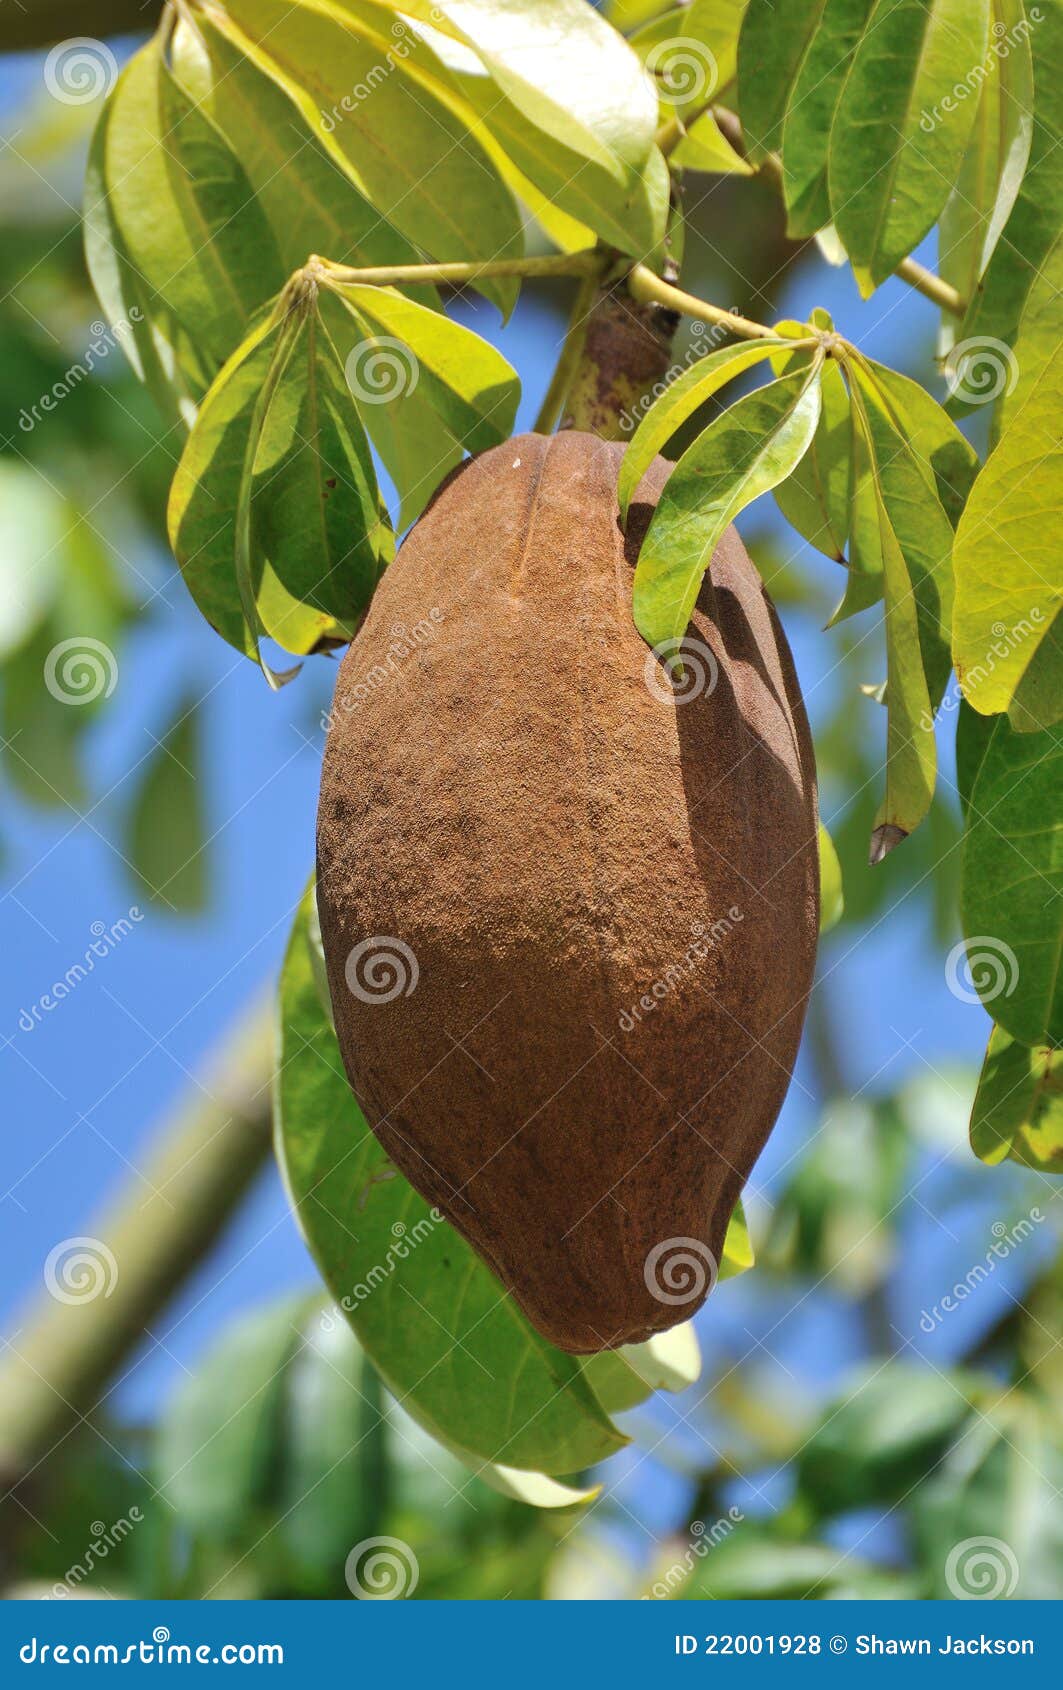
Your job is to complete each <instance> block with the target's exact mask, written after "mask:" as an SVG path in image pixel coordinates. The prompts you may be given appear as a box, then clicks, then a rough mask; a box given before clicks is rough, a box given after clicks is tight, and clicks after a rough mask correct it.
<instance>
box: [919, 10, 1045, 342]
mask: <svg viewBox="0 0 1063 1690" xmlns="http://www.w3.org/2000/svg"><path fill="white" fill-rule="evenodd" d="M991 23H992V34H991V37H990V51H989V53H988V54H987V55H986V59H985V70H986V72H987V75H986V76H985V79H984V80H983V82H982V84H981V88H980V90H979V92H978V95H977V100H978V106H977V112H976V116H975V120H974V125H973V128H972V130H971V135H970V138H969V141H968V144H967V150H966V153H965V155H964V159H963V165H962V168H961V170H960V175H959V179H958V181H957V183H956V186H955V188H954V189H953V191H952V193H951V195H950V196H949V199H948V201H947V202H946V205H945V209H944V211H943V212H942V214H941V228H940V231H939V254H938V273H939V274H940V275H941V276H942V278H943V279H944V280H945V281H947V282H949V283H951V285H952V286H953V287H954V288H955V289H956V291H957V292H958V294H959V296H960V298H961V299H963V300H970V299H972V298H973V297H974V292H975V288H976V286H977V284H978V282H979V280H980V278H981V277H982V275H983V273H984V271H985V268H986V266H987V264H988V263H989V260H990V259H991V258H992V256H993V252H994V249H995V248H996V245H997V242H998V241H999V239H1000V236H1001V233H1002V231H1003V229H1004V225H1005V224H1006V222H1007V220H1008V217H1009V216H1010V214H1011V210H1012V207H1013V206H1014V204H1015V200H1016V198H1017V196H1018V193H1019V189H1020V188H1021V186H1022V179H1023V176H1024V175H1025V172H1026V165H1027V162H1028V160H1029V157H1030V146H1031V143H1032V140H1033V111H1034V80H1033V55H1032V53H1031V49H1030V41H1029V33H1028V32H1029V28H1030V25H1029V23H1028V21H1027V19H1026V14H1025V9H1024V5H1023V0H992V7H991ZM943 327H944V329H945V331H946V334H945V339H946V344H950V343H951V341H952V340H953V339H955V338H956V323H955V320H954V319H952V318H948V319H945V320H944V322H943Z"/></svg>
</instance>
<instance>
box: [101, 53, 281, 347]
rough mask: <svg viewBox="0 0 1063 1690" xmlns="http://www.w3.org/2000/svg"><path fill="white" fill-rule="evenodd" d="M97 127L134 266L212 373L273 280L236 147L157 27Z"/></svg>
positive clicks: (273, 248) (275, 274) (114, 215)
mask: <svg viewBox="0 0 1063 1690" xmlns="http://www.w3.org/2000/svg"><path fill="white" fill-rule="evenodd" d="M111 105H112V109H111V112H110V115H109V118H108V121H107V123H106V126H105V127H104V129H103V130H102V132H101V133H102V143H101V145H102V149H103V155H102V170H103V177H104V181H105V184H106V187H107V190H108V194H109V214H108V215H109V217H110V219H112V220H113V223H114V226H115V227H116V228H117V230H118V232H119V235H120V237H121V242H122V246H123V248H124V250H125V251H126V252H127V253H128V255H129V259H130V261H131V262H132V264H133V265H134V266H135V269H136V271H137V273H138V274H139V275H140V276H141V277H142V278H143V284H144V287H145V290H146V292H147V295H148V298H149V302H150V304H151V309H152V312H153V314H154V313H155V312H156V311H157V310H158V309H159V307H158V305H156V303H155V302H156V298H157V299H158V301H159V302H161V306H162V308H163V313H164V314H165V313H166V312H172V314H173V316H174V317H175V318H176V320H177V322H178V323H179V324H180V326H181V328H182V329H183V330H184V331H185V332H186V334H187V335H188V336H189V337H191V339H192V340H193V341H194V342H195V345H196V347H197V350H199V351H200V352H201V354H202V356H203V359H204V362H205V364H206V373H207V377H208V379H209V377H210V376H211V375H213V373H214V371H215V370H216V369H217V368H218V367H219V366H220V364H221V363H222V362H223V361H224V359H225V358H227V357H228V355H229V353H230V352H231V351H232V350H233V347H234V346H236V345H237V343H238V342H239V340H240V338H241V336H242V335H243V333H244V331H245V326H246V323H247V320H248V318H249V316H250V315H251V314H252V312H253V311H254V310H255V309H256V308H257V307H258V306H260V305H262V304H263V303H264V302H265V301H266V300H267V299H268V298H269V297H270V296H271V295H272V294H274V293H276V291H277V289H278V288H279V287H280V286H281V284H282V283H283V281H284V269H283V266H282V263H281V258H280V253H279V251H278V250H277V245H276V242H275V241H274V239H273V235H272V232H271V230H270V227H269V224H268V223H267V222H266V219H265V216H264V214H263V212H262V210H261V207H260V206H259V204H258V201H257V199H256V197H255V194H254V192H253V190H252V188H251V185H250V183H249V182H248V180H247V176H246V174H245V172H244V170H243V167H242V165H241V164H240V162H239V160H238V158H237V157H236V155H235V154H234V153H233V151H232V150H231V148H230V147H229V145H228V143H227V141H226V140H225V137H224V136H223V135H222V134H221V132H220V131H219V130H218V129H217V128H216V127H215V125H214V124H213V123H212V122H211V121H210V119H209V118H208V117H207V116H205V114H204V113H203V112H202V111H200V110H197V108H196V107H195V105H194V104H193V103H192V102H191V101H190V100H189V98H188V96H187V95H186V94H185V92H184V90H183V89H182V88H181V86H180V84H179V83H178V82H176V81H175V80H174V77H173V76H172V75H171V73H170V71H169V69H168V68H167V66H166V64H165V63H164V60H163V46H162V37H161V35H159V36H156V37H155V39H154V40H153V41H151V42H150V43H149V44H148V46H146V47H143V48H142V49H141V50H140V52H139V53H137V54H136V55H135V57H134V58H133V59H132V61H131V62H130V64H129V65H128V66H127V67H126V69H125V70H124V71H123V73H122V75H121V77H120V78H119V80H118V83H117V85H116V87H115V90H114V93H113V95H112V96H111Z"/></svg>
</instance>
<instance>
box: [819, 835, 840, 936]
mask: <svg viewBox="0 0 1063 1690" xmlns="http://www.w3.org/2000/svg"><path fill="white" fill-rule="evenodd" d="M844 914H845V894H844V890H843V887H842V865H841V863H840V862H839V861H838V853H837V851H836V850H835V849H834V841H833V839H832V838H831V836H830V834H829V833H828V832H827V830H826V828H825V827H824V826H823V823H822V822H820V824H819V930H820V932H821V933H829V932H830V930H831V928H832V927H837V925H838V923H839V921H840V920H841V918H842V916H843V915H844Z"/></svg>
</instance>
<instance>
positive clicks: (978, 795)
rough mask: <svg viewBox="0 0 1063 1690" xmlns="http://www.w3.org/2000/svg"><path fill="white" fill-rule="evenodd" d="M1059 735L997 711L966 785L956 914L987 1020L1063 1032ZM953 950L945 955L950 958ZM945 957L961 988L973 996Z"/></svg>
mask: <svg viewBox="0 0 1063 1690" xmlns="http://www.w3.org/2000/svg"><path fill="white" fill-rule="evenodd" d="M1061 783H1063V744H1060V742H1059V740H1058V738H1057V736H1055V735H1054V734H1053V733H1052V732H1051V731H1047V732H1041V733H1029V734H1026V733H1023V734H1020V733H1016V732H1015V730H1014V729H1013V728H1012V727H1011V726H1010V725H1009V724H1008V722H1007V720H1006V719H1005V718H998V720H997V723H996V726H995V727H994V729H993V734H992V738H991V739H990V741H989V744H988V746H987V747H986V751H985V755H984V757H983V758H982V762H981V765H980V767H979V770H978V776H977V779H976V780H975V783H974V790H973V792H972V793H971V799H970V810H969V814H968V818H967V833H966V836H965V839H964V845H963V867H962V890H961V915H962V918H963V930H964V933H965V934H966V936H967V968H968V972H969V976H970V979H971V981H973V984H974V986H975V988H977V991H978V994H979V996H980V997H981V998H982V1001H983V1002H984V1004H985V1006H986V1008H987V1010H988V1011H989V1013H990V1015H991V1016H992V1017H993V1020H994V1021H996V1022H997V1024H998V1025H999V1026H1001V1027H1004V1028H1005V1029H1006V1030H1007V1031H1008V1032H1009V1033H1010V1034H1011V1035H1012V1037H1013V1038H1015V1039H1018V1040H1020V1041H1021V1042H1022V1043H1023V1044H1026V1045H1041V1044H1051V1045H1057V1044H1059V1043H1060V1042H1063V969H1061V960H1063V816H1061V814H1060V805H1059V792H1060V787H1061ZM950 960H951V959H950ZM959 966H960V959H959V958H957V960H956V961H955V962H954V963H953V965H952V967H953V972H952V978H953V979H954V980H956V981H958V987H957V989H958V990H959V992H960V995H961V996H967V997H972V998H973V996H974V993H973V992H970V991H969V990H968V988H967V987H966V985H965V983H964V980H963V978H962V977H961V976H960V975H959V973H958V970H959Z"/></svg>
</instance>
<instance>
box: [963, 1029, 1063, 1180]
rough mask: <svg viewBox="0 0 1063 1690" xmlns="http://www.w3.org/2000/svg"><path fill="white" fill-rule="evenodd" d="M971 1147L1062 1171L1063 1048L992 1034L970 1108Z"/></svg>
mask: <svg viewBox="0 0 1063 1690" xmlns="http://www.w3.org/2000/svg"><path fill="white" fill-rule="evenodd" d="M971 1149H972V1150H973V1151H974V1153H975V1155H976V1156H978V1157H980V1158H981V1160H982V1161H983V1162H988V1163H989V1164H990V1165H991V1166H995V1165H996V1164H997V1163H999V1162H1004V1161H1011V1162H1019V1163H1021V1164H1022V1166H1023V1167H1026V1168H1037V1169H1039V1170H1040V1171H1041V1172H1042V1173H1050V1174H1063V1050H1053V1049H1052V1048H1051V1047H1050V1046H1048V1045H1040V1046H1034V1047H1033V1048H1032V1049H1031V1047H1030V1046H1029V1045H1024V1044H1020V1043H1019V1041H1018V1040H1017V1039H1013V1038H1011V1037H1010V1036H1009V1034H1007V1033H1006V1032H1005V1031H1004V1029H1003V1027H994V1028H993V1031H992V1033H991V1034H990V1035H989V1045H988V1048H987V1050H986V1053H985V1062H984V1063H983V1064H982V1072H981V1076H980V1077H979V1081H978V1092H977V1094H976V1096H975V1100H974V1108H973V1110H972V1111H971Z"/></svg>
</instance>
